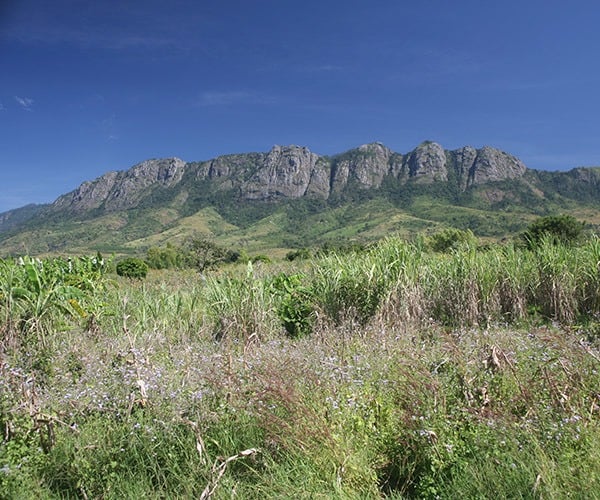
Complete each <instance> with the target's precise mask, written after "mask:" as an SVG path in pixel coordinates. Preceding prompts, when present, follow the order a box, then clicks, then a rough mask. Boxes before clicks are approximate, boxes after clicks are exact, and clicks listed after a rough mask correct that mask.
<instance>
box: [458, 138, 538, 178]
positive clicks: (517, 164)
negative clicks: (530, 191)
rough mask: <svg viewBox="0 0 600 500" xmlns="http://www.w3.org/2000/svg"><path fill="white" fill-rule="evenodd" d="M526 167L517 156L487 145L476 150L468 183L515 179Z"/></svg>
mask: <svg viewBox="0 0 600 500" xmlns="http://www.w3.org/2000/svg"><path fill="white" fill-rule="evenodd" d="M526 170H527V167H526V166H525V165H524V164H523V162H521V160H519V159H518V158H516V157H514V156H512V155H509V154H508V153H505V152H504V151H500V150H499V149H495V148H492V147H489V146H484V147H483V148H481V149H479V150H477V156H476V158H475V161H474V162H473V165H472V166H471V169H470V172H469V185H478V184H484V183H486V182H492V181H500V180H504V179H515V178H517V177H521V176H522V175H523V174H524V173H525V171H526Z"/></svg>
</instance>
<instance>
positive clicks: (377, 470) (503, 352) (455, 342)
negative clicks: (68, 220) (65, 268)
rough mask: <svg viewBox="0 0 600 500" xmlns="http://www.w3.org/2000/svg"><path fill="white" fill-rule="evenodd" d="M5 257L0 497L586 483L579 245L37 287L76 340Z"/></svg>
mask: <svg viewBox="0 0 600 500" xmlns="http://www.w3.org/2000/svg"><path fill="white" fill-rule="evenodd" d="M36 265H39V264H36ZM19 266H20V264H19V263H13V262H7V261H3V262H0V274H1V275H0V294H1V295H0V313H1V317H2V320H3V326H2V329H3V330H2V331H3V337H2V351H1V352H0V429H1V430H2V435H1V441H0V496H4V497H7V498H28V497H32V496H39V497H41V498H165V497H181V498H235V497H237V498H290V497H300V498H382V497H388V498H490V497H494V496H495V497H501V498H505V497H506V498H508V497H519V498H564V497H569V496H572V497H576V498H594V496H595V495H596V496H597V493H596V492H598V491H600V452H598V450H600V419H599V417H600V396H599V393H598V387H600V367H599V365H600V341H599V340H598V338H597V337H596V333H597V332H598V327H597V325H598V322H599V316H598V314H599V310H598V308H599V307H600V298H599V291H600V281H599V279H600V242H599V241H598V239H597V238H593V239H591V240H589V241H588V242H586V243H585V244H583V245H581V246H579V247H566V246H556V245H554V244H553V242H550V241H546V242H542V243H541V244H540V246H539V247H537V248H536V249H533V250H528V249H524V248H519V247H517V246H514V245H504V246H496V247H491V248H488V249H486V250H485V251H482V250H477V249H475V248H473V247H472V246H470V247H463V248H458V249H454V250H452V251H451V252H450V253H435V252H430V251H428V250H427V248H426V247H425V246H424V245H423V244H422V242H420V241H417V242H415V243H407V242H404V241H400V240H397V239H394V238H389V239H387V240H384V241H382V242H380V243H378V244H376V245H373V246H371V247H369V248H367V249H366V250H365V251H364V252H362V253H354V254H346V255H328V256H324V257H322V258H319V259H314V260H312V261H311V262H309V263H304V264H303V269H302V271H301V272H299V271H298V269H296V268H294V267H293V266H292V264H288V266H290V267H285V266H284V265H277V266H263V267H261V268H259V269H257V268H256V267H252V266H247V267H246V266H240V267H229V268H224V269H222V270H220V271H218V272H215V273H212V274H208V275H206V276H205V278H202V277H200V276H198V275H195V274H190V273H184V272H152V273H151V274H150V275H149V278H148V279H147V280H146V281H144V282H140V281H131V280H125V279H120V278H116V279H113V278H110V279H108V278H106V277H97V278H94V279H97V281H94V282H93V283H94V285H93V286H87V287H86V286H83V285H78V284H77V283H78V281H77V280H76V279H75V278H74V277H73V276H71V277H69V279H68V284H65V285H63V283H64V282H65V280H64V279H63V278H61V279H60V280H59V279H56V281H53V280H54V279H55V278H53V277H51V276H49V277H48V280H49V281H48V282H49V283H55V285H56V286H57V287H61V286H73V287H74V288H76V289H77V290H79V292H77V293H78V294H80V295H78V297H79V299H78V304H80V306H81V309H82V310H83V311H85V312H86V314H87V315H88V316H89V315H92V314H93V315H94V318H95V325H94V328H89V317H83V316H82V315H79V314H73V313H76V312H77V311H76V310H75V309H73V310H72V313H69V314H67V310H66V309H63V308H61V307H55V306H51V305H50V302H47V304H48V306H47V308H46V309H43V310H42V311H41V312H42V313H43V314H41V316H40V317H39V318H38V319H39V321H37V322H36V321H29V319H30V318H32V317H34V318H35V314H36V313H35V311H34V312H33V315H32V310H31V309H29V302H28V301H27V299H25V297H24V295H23V294H21V293H20V292H16V291H15V290H18V289H20V288H23V289H25V290H28V293H30V294H35V293H36V288H35V286H34V284H31V283H30V282H29V281H28V280H30V279H31V277H28V276H27V274H26V273H25V272H24V270H23V268H22V267H19ZM65 276H67V277H68V273H67V274H66V275H65ZM44 279H45V278H44ZM61 280H62V281H61ZM103 280H106V281H103ZM28 283H29V284H28ZM38 293H39V294H40V295H41V298H40V300H43V299H44V297H47V293H48V292H47V291H43V290H41V289H40V290H39V291H38ZM69 298H70V297H67V296H65V295H62V294H59V293H56V294H54V295H52V296H51V299H52V300H55V301H58V302H61V303H62V301H64V300H67V302H68V299H69ZM294 307H296V308H297V310H296V311H294ZM290 321H292V322H294V321H296V322H297V323H293V324H298V325H301V326H302V328H301V329H296V330H295V329H290V328H288V327H289V324H290ZM36 328H40V329H41V330H39V332H41V333H40V336H39V337H38V336H37V332H38V330H36ZM311 331H312V334H311ZM8 332H10V334H11V337H10V338H9V336H8ZM298 332H301V333H302V335H300V334H298ZM42 333H43V336H41V335H42ZM292 333H293V334H292ZM25 334H27V335H29V336H30V339H31V342H21V341H20V336H22V335H25ZM11 339H12V340H11ZM9 340H10V342H9ZM37 341H39V342H40V344H42V343H43V346H42V345H39V346H36V342H37ZM48 346H51V347H52V348H51V349H48V348H47V347H48ZM36 349H38V351H37V352H38V358H39V353H40V352H42V353H43V354H44V356H45V359H46V365H45V366H46V367H45V368H44V367H43V366H41V364H40V363H39V359H38V362H37V363H34V362H31V359H32V356H33V357H35V355H36Z"/></svg>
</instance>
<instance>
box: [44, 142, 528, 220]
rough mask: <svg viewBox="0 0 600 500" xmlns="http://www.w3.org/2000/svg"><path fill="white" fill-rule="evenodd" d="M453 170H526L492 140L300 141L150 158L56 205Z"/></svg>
mask: <svg viewBox="0 0 600 500" xmlns="http://www.w3.org/2000/svg"><path fill="white" fill-rule="evenodd" d="M448 169H452V175H453V177H456V178H458V181H459V185H460V188H461V189H466V188H467V187H469V186H472V185H479V184H483V183H485V182H489V181H496V180H502V179H511V178H515V177H519V176H521V175H523V174H524V173H525V171H526V168H525V165H523V163H521V161H519V160H518V159H517V158H515V157H514V156H511V155H508V154H507V153H504V152H502V151H499V150H497V149H494V148H490V147H487V146H486V147H484V148H481V149H475V148H472V147H470V146H466V147H463V148H461V149H457V150H455V151H446V150H444V148H442V146H441V145H440V144H438V143H436V142H431V141H426V142H423V143H422V144H420V145H419V146H418V147H417V148H415V149H414V150H413V151H412V152H410V153H408V154H407V155H402V154H399V153H394V152H393V151H391V150H390V149H388V148H387V147H386V146H384V145H383V144H381V143H380V142H374V143H369V144H363V145H362V146H359V147H358V148H355V149H352V150H350V151H347V152H345V153H342V154H339V155H336V156H333V157H331V158H329V157H324V156H319V155H317V154H315V153H313V152H311V151H310V150H309V149H308V148H306V147H302V146H294V145H290V146H279V145H276V146H273V147H272V148H271V150H270V151H269V152H267V153H247V154H234V155H226V156H221V157H218V158H215V159H213V160H209V161H205V162H196V163H186V162H184V161H183V160H180V159H179V158H167V159H154V160H147V161H144V162H141V163H139V164H137V165H135V166H134V167H132V168H130V169H129V170H126V171H121V172H109V173H107V174H105V175H103V176H101V177H99V178H97V179H96V180H94V181H91V182H84V183H83V184H81V186H79V187H78V188H77V189H76V190H74V191H72V192H71V193H68V194H66V195H63V196H61V197H60V198H59V199H58V200H56V201H55V202H54V204H53V205H52V207H51V210H67V211H70V212H83V211H89V210H93V209H99V208H102V209H104V210H106V211H114V210H123V209H129V208H133V207H136V206H138V205H139V204H140V203H141V202H142V201H143V200H144V199H145V197H147V196H150V195H151V194H152V193H153V192H154V190H156V189H171V188H174V187H175V186H180V189H181V190H182V192H183V193H186V192H190V190H191V189H193V187H192V185H193V184H194V183H197V182H209V183H210V186H209V187H208V188H209V189H210V190H222V191H223V190H224V191H228V192H232V193H235V195H236V196H241V198H242V199H247V200H262V201H269V200H271V201H275V200H279V199H296V198H302V197H305V196H307V197H317V198H321V199H327V198H329V196H330V195H331V194H332V193H342V192H343V191H344V190H346V189H356V188H361V189H376V188H379V187H380V186H381V184H382V182H383V180H384V179H385V178H386V177H393V178H396V179H398V181H399V185H402V184H403V183H405V182H407V181H409V180H411V179H412V180H413V181H416V182H419V183H432V182H438V181H442V182H443V181H448V179H449V171H448ZM184 174H185V175H184Z"/></svg>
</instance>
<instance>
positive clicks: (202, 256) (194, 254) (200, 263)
mask: <svg viewBox="0 0 600 500" xmlns="http://www.w3.org/2000/svg"><path fill="white" fill-rule="evenodd" d="M189 255H190V259H191V261H192V262H193V265H194V267H196V268H197V269H198V271H200V272H203V271H205V270H206V269H209V268H211V267H213V266H216V265H217V264H219V263H222V262H236V261H237V260H238V259H239V257H240V254H239V253H238V252H233V251H231V250H226V249H225V248H223V247H221V246H219V245H217V244H216V243H215V242H214V241H213V240H212V239H211V238H209V237H204V236H203V237H198V238H194V239H192V240H191V241H190V243H189Z"/></svg>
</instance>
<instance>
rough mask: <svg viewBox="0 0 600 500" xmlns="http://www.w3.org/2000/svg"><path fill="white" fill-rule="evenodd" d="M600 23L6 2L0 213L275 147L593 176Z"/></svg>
mask: <svg viewBox="0 0 600 500" xmlns="http://www.w3.org/2000/svg"><path fill="white" fill-rule="evenodd" d="M599 20H600V2H596V1H578V0H573V1H572V2H565V1H564V0H561V1H555V0H519V1H513V0H504V1H502V2H488V1H485V0H464V1H463V0H455V1H448V0H419V1H414V0H386V1H384V0H371V1H369V2H367V1H355V0H344V1H338V0H330V1H328V0H319V1H315V0H304V1H299V0H295V1H287V0H245V1H242V0H237V1H235V0H214V1H213V0H210V1H209V0H197V1H183V0H171V1H168V2H165V1H159V0H144V1H127V0H120V1H115V0H103V1H91V0H90V1H83V0H52V1H45V0H0V138H1V140H0V171H1V173H2V175H1V179H2V180H1V182H2V184H1V185H2V189H1V190H0V212H2V211H5V210H8V209H11V208H16V207H20V206H23V205H25V204H27V203H45V202H51V201H53V200H54V199H55V198H56V197H57V196H59V195H60V194H63V193H65V192H68V191H71V190H72V189H74V188H76V187H77V186H78V185H79V184H80V183H81V182H83V181H85V180H91V179H94V178H96V177H98V176H100V175H102V174H103V173H105V172H107V171H109V170H123V169H126V168H129V167H130V166H132V165H134V164H135V163H138V162H140V161H142V160H145V159H148V158H158V157H168V156H178V157H180V158H182V159H184V160H187V161H194V160H206V159H210V158H213V157H215V156H218V155H221V154H228V153H237V152H249V151H268V150H269V149H270V148H271V147H272V146H273V145H274V144H299V145H303V146H308V147H309V148H310V149H311V150H312V151H315V152H316V153H320V154H334V153H337V152H342V151H345V150H347V149H350V148H353V147H356V146H358V145H360V144H363V143H367V142H372V141H381V142H383V143H384V144H386V145H387V146H388V147H390V148H391V149H393V150H394V151H398V152H401V153H405V152H407V151H409V150H411V149H413V148H414V147H415V146H417V145H418V144H419V143H420V142H422V141H423V140H434V141H437V142H439V143H441V144H442V145H443V146H444V147H446V148H448V149H454V148H458V147H461V146H464V145H472V146H475V147H481V146H483V145H486V144H487V145H491V146H495V147H498V148H500V149H503V150H505V151H507V152H509V153H512V154H514V155H516V156H518V157H519V158H521V159H522V160H523V161H524V162H525V163H526V165H527V166H529V167H531V168H538V169H550V170H558V169H568V168H572V167H576V166H581V165H600V113H599V111H600V109H599V108H600V96H599V89H600V57H599V54H600V29H599V28H598V21H599Z"/></svg>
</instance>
